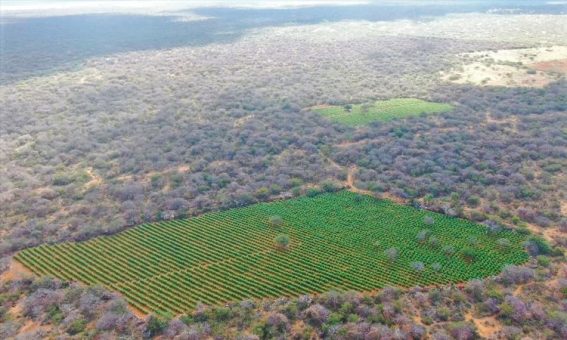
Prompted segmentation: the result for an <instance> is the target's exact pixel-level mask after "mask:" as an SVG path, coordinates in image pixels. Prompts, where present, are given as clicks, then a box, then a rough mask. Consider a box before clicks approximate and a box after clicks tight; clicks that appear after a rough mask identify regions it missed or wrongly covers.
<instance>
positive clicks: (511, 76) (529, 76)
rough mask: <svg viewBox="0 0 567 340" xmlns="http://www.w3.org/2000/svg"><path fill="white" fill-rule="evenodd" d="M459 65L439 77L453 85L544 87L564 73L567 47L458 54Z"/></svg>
mask: <svg viewBox="0 0 567 340" xmlns="http://www.w3.org/2000/svg"><path fill="white" fill-rule="evenodd" d="M458 57H459V58H460V59H461V61H462V63H463V64H462V66H460V67H457V68H454V69H452V70H450V71H449V72H444V73H442V75H441V78H442V79H443V80H445V81H450V82H453V83H456V84H474V85H480V86H507V87H539V88H541V87H544V86H546V85H548V84H549V83H551V82H554V81H557V80H559V79H560V78H561V77H562V76H563V75H564V74H565V72H564V71H565V67H566V65H564V61H565V60H567V59H566V58H567V46H551V47H537V48H521V49H508V50H497V51H479V52H473V53H465V54H462V55H459V56H458Z"/></svg>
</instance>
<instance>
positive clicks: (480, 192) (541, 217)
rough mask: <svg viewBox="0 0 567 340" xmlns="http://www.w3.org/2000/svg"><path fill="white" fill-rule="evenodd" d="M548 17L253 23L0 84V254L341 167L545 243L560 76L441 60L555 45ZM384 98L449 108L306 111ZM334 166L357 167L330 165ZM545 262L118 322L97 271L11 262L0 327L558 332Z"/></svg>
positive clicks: (299, 181)
mask: <svg viewBox="0 0 567 340" xmlns="http://www.w3.org/2000/svg"><path fill="white" fill-rule="evenodd" d="M566 20H567V19H566V17H565V16H543V15H502V16H501V15H456V16H447V17H443V18H439V19H436V20H432V21H427V22H409V21H408V22H393V23H359V22H357V23H355V22H341V23H325V24H320V25H311V26H297V27H283V28H268V29H263V30H258V31H254V32H250V34H248V35H245V36H244V37H243V38H242V39H240V40H239V41H236V42H234V43H230V44H223V45H214V44H213V45H208V46H203V47H195V48H179V49H173V50H166V51H146V52H136V53H126V54H121V55H115V56H109V57H105V58H98V59H92V60H90V61H88V62H87V64H86V65H85V66H84V67H83V68H80V69H78V70H77V71H74V72H66V73H59V74H54V75H51V76H45V77H38V78H34V79H29V80H26V81H22V82H20V83H17V84H12V85H7V86H3V87H1V88H0V106H1V107H2V108H3V110H0V121H2V123H3V124H2V125H1V126H0V218H1V219H2V225H0V237H1V239H2V241H1V242H0V252H1V253H2V254H3V255H10V254H12V253H13V252H14V251H17V250H20V249H22V248H24V247H28V246H34V245H38V244H39V243H40V242H59V241H68V240H85V239H87V238H91V237H93V236H97V235H101V234H109V233H114V232H117V231H120V230H122V229H124V228H125V227H127V226H130V225H134V224H138V223H143V222H150V221H156V220H162V219H170V218H173V217H184V216H187V215H193V214H199V213H202V212H205V211H208V210H211V209H216V208H232V207H238V206H243V205H248V204H251V203H255V202H258V201H265V200H269V199H271V198H278V197H289V196H294V195H301V194H302V193H305V192H306V191H307V190H309V188H313V187H316V186H318V185H320V184H322V183H323V182H327V183H326V185H329V184H334V185H341V183H342V182H343V181H345V180H346V179H347V177H350V180H351V181H352V182H353V183H354V185H355V186H356V187H357V188H359V189H360V190H366V191H367V192H373V193H375V194H376V195H384V196H388V197H394V198H396V199H399V200H401V201H405V202H407V203H410V204H412V205H414V206H421V207H425V208H427V209H431V210H436V211H440V212H444V213H446V214H449V215H456V216H463V217H467V218H471V219H473V220H475V221H478V222H483V223H485V224H486V225H489V226H493V227H494V226H497V225H498V224H506V225H514V226H515V227H519V228H522V229H530V230H532V231H533V232H534V233H539V234H541V235H542V237H544V238H546V239H548V240H549V241H550V242H551V243H552V244H553V245H555V246H557V248H556V249H555V250H550V249H548V248H546V247H545V246H544V245H542V244H541V243H540V242H538V241H535V242H531V243H528V244H526V246H527V248H528V250H529V251H530V253H531V254H533V255H535V254H548V255H550V254H555V255H557V252H558V251H557V249H564V247H565V245H566V243H567V242H566V239H565V234H564V233H565V230H566V229H567V222H566V221H565V209H564V208H562V207H564V206H565V204H566V203H565V202H566V201H567V197H565V193H566V191H567V190H566V187H567V179H566V178H565V176H564V174H563V172H562V169H564V168H565V167H567V164H566V162H565V159H566V156H567V155H566V152H565V150H566V149H567V135H566V132H565V131H567V119H566V110H567V99H566V93H567V84H566V82H565V80H564V79H563V78H561V79H558V80H556V81H554V82H551V83H549V84H548V85H546V86H545V87H542V88H532V87H523V88H521V87H500V86H499V87H494V86H484V87H480V86H474V85H473V84H453V83H451V82H447V81H445V80H443V79H442V77H441V76H440V73H441V72H445V73H447V72H450V71H451V70H452V69H458V68H459V67H463V62H462V59H461V57H462V56H463V55H465V54H470V53H474V52H482V51H495V50H512V49H519V48H521V49H526V48H540V47H550V46H565V45H567V41H566V37H567V32H565V27H567V25H566ZM542 27H545V33H542ZM541 45H544V46H541ZM482 53H485V52H482ZM497 55H498V54H497ZM543 67H550V66H545V65H544V66H543ZM553 67H557V66H553ZM543 71H544V70H543ZM538 72H539V71H538ZM554 80H555V79H554ZM394 97H401V98H403V97H414V98H423V99H426V100H431V101H435V102H445V103H450V104H451V105H453V106H454V107H455V109H454V110H453V111H451V112H448V113H443V114H439V115H435V116H430V117H416V118H414V119H412V120H411V124H407V122H404V121H391V122H386V123H373V124H370V125H369V126H366V127H361V128H358V129H353V128H349V127H344V126H341V125H338V124H333V123H331V122H329V121H327V120H325V119H324V118H322V117H320V116H319V115H318V114H317V113H315V112H312V111H311V110H309V109H305V108H308V107H312V106H315V105H321V104H328V105H345V104H348V103H354V104H357V103H366V102H370V101H375V100H384V99H388V98H394ZM348 168H352V169H356V171H354V172H352V173H351V174H350V175H351V176H347V169H348ZM561 261H562V260H561V259H553V258H551V259H550V258H547V257H541V258H538V259H532V260H531V261H530V264H529V265H528V266H527V267H525V268H517V267H511V268H508V270H507V271H506V272H504V273H503V274H502V275H501V276H499V277H497V278H493V279H488V280H485V281H483V282H480V281H474V282H471V283H470V284H467V285H466V286H465V287H445V288H442V289H425V288H416V289H412V290H410V291H408V292H403V293H401V292H398V291H396V290H395V289H391V290H390V289H389V290H386V291H385V292H384V293H381V294H378V295H369V296H359V295H357V294H354V293H347V294H339V293H336V292H333V293H329V294H326V295H323V296H320V297H315V298H314V297H301V298H299V299H280V300H276V301H269V302H264V303H259V302H243V303H240V304H232V305H230V306H228V307H218V308H208V307H204V306H199V308H197V311H196V312H195V313H194V314H192V315H191V316H190V317H188V318H185V319H183V320H185V321H186V322H187V324H185V323H183V322H182V321H181V320H180V319H174V320H173V321H171V323H169V324H168V325H163V324H160V322H159V320H156V319H148V320H146V321H144V322H139V321H136V319H135V318H134V317H133V316H132V314H131V313H130V312H128V310H127V309H126V308H125V306H124V303H123V302H121V299H120V298H119V297H116V296H113V295H111V294H110V293H108V292H105V291H104V290H102V289H99V288H83V287H80V286H77V285H71V286H67V285H65V284H63V283H61V282H59V281H57V280H55V281H53V280H36V281H32V280H20V281H16V282H13V283H10V284H3V285H2V286H1V288H0V293H1V294H2V299H1V300H0V301H1V303H2V309H0V311H1V313H0V318H1V319H2V321H3V323H2V326H1V328H0V335H1V336H0V337H9V336H12V335H14V334H16V333H18V332H20V333H22V334H24V336H32V335H34V334H35V336H39V337H41V336H42V335H43V336H45V335H46V334H49V335H53V336H55V335H58V334H69V333H71V334H72V333H74V332H76V331H77V330H80V331H82V330H81V326H82V327H83V329H84V328H85V327H86V328H87V329H88V332H99V333H103V334H105V335H107V336H117V335H119V334H122V335H128V336H132V337H140V336H142V335H144V334H145V335H148V334H153V333H152V332H154V331H156V330H162V329H164V328H165V332H166V335H167V336H170V337H173V336H176V335H183V336H184V337H191V336H193V337H206V336H216V335H221V336H222V335H224V336H227V337H236V336H237V335H242V336H250V335H251V334H257V335H258V334H259V335H260V336H265V337H277V336H280V335H282V334H293V335H297V336H309V335H315V336H322V335H325V336H330V335H333V334H334V335H337V337H339V335H340V336H343V337H346V338H349V337H355V336H359V335H360V336H368V337H370V338H372V337H371V336H370V335H368V334H374V336H376V337H380V336H383V337H388V336H394V335H396V336H400V337H405V336H415V337H418V338H419V334H422V335H423V334H426V333H427V334H429V335H431V336H433V337H443V336H453V337H457V338H459V337H460V338H470V337H472V335H471V334H474V333H475V332H476V333H479V334H481V335H483V336H489V335H491V334H489V333H486V329H487V327H486V325H485V323H488V324H489V326H490V327H492V328H491V329H494V330H495V331H496V332H498V333H495V334H499V335H501V336H504V335H506V336H509V337H513V336H515V335H517V336H520V334H523V335H522V336H530V337H532V338H545V337H548V338H561V337H566V336H567V327H566V326H565V324H566V322H565V320H566V319H567V318H566V316H565V310H564V307H562V306H561V304H560V301H561V299H564V294H565V286H567V284H566V282H565V278H566V275H567V274H566V269H565V267H564V264H562V263H561ZM4 263H6V261H5V260H3V262H2V265H3V264H4ZM2 269H3V268H2ZM528 320H529V322H528ZM41 325H43V326H41ZM40 326H41V327H40ZM26 332H27V333H26ZM42 332H43V333H42ZM83 334H84V333H83ZM345 334H346V335H345ZM469 335H470V336H469Z"/></svg>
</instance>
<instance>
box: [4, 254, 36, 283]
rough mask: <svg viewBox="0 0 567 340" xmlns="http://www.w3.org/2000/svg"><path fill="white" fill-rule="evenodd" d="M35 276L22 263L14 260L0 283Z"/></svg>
mask: <svg viewBox="0 0 567 340" xmlns="http://www.w3.org/2000/svg"><path fill="white" fill-rule="evenodd" d="M33 275H34V274H33V273H32V272H31V270H29V269H28V268H26V267H25V266H24V265H23V264H21V263H20V262H18V261H16V260H14V259H12V261H10V267H9V268H8V270H7V271H5V272H4V273H2V275H0V282H8V281H14V280H20V279H23V278H25V277H30V276H33Z"/></svg>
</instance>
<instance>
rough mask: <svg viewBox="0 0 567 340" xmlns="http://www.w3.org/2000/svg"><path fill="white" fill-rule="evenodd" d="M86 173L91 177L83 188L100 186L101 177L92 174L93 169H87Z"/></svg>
mask: <svg viewBox="0 0 567 340" xmlns="http://www.w3.org/2000/svg"><path fill="white" fill-rule="evenodd" d="M86 172H87V174H88V175H89V176H90V177H91V180H90V181H88V182H87V183H85V188H87V189H89V188H93V187H97V186H99V185H101V184H102V181H103V180H102V177H100V176H99V175H97V174H96V173H95V172H94V169H93V168H90V167H89V168H87V170H86Z"/></svg>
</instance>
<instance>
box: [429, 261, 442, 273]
mask: <svg viewBox="0 0 567 340" xmlns="http://www.w3.org/2000/svg"><path fill="white" fill-rule="evenodd" d="M442 268H443V266H442V265H441V263H439V262H435V263H434V264H432V265H431V269H433V271H434V272H436V273H439V272H440V271H441V269H442Z"/></svg>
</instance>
